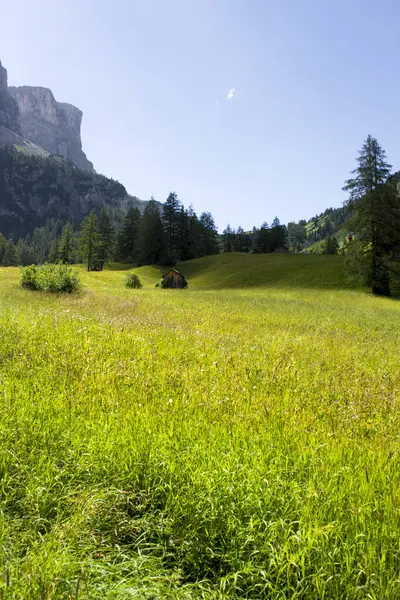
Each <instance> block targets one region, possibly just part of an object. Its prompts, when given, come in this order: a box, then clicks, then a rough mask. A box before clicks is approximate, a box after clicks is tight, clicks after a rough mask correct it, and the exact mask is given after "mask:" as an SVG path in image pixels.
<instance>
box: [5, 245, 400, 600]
mask: <svg viewBox="0 0 400 600" xmlns="http://www.w3.org/2000/svg"><path fill="white" fill-rule="evenodd" d="M342 267H343V259H342V257H340V256H322V255H321V256H303V255H274V254H268V255H261V254H260V255H247V254H235V253H229V254H222V255H219V256H215V257H207V258H201V259H196V260H193V261H190V262H187V263H185V271H184V272H185V275H188V276H190V282H191V289H190V290H188V291H187V293H185V294H172V293H171V294H168V293H167V294H161V293H157V291H156V290H155V289H154V288H153V287H152V286H150V285H145V289H143V291H142V292H141V293H140V294H135V295H132V292H131V291H130V290H125V289H124V288H123V285H122V284H123V281H124V277H125V275H126V272H124V271H111V270H110V271H108V270H107V271H103V272H102V273H100V274H97V273H96V274H93V273H91V272H89V273H85V272H83V270H82V278H83V279H84V281H85V283H86V285H87V286H88V288H89V289H90V290H91V291H92V292H93V293H92V294H82V295H78V296H76V297H70V296H69V295H64V296H55V295H49V294H47V295H42V294H36V295H35V294H31V295H30V298H29V302H27V295H26V292H25V291H24V290H22V289H20V288H19V287H18V286H17V285H16V281H17V277H18V271H17V270H16V269H15V270H14V269H11V270H7V271H6V272H5V271H4V270H3V272H1V271H0V302H1V307H2V310H1V314H0V331H1V345H0V359H1V399H2V404H1V407H2V414H1V419H0V433H1V435H0V456H1V463H0V466H1V489H0V497H1V507H2V520H1V532H2V544H1V546H0V563H1V571H2V573H3V577H2V578H1V580H0V596H3V597H4V598H10V599H23V598H24V599H25V598H26V599H30V598H32V599H39V598H43V599H44V598H49V599H53V598H54V599H58V598H60V599H63V598H78V600H79V599H80V598H81V597H82V598H93V599H95V598H96V599H97V598H104V599H110V600H111V599H117V598H118V600H119V599H121V600H122V599H125V598H126V599H128V598H138V599H145V598H146V599H149V598H162V599H164V598H165V599H166V600H194V599H201V598H202V599H204V600H206V599H207V600H208V599H215V600H217V599H219V600H220V599H222V598H224V599H227V600H228V599H234V598H238V599H239V598H240V599H242V598H243V599H245V598H247V599H251V600H253V599H254V600H256V599H258V598H260V599H265V600H266V599H275V598H276V599H284V598H292V599H296V600H321V598H325V599H329V600H336V599H346V600H360V599H361V598H375V599H378V598H379V599H382V600H383V599H387V600H391V599H396V598H398V596H399V577H398V573H399V537H400V521H399V519H398V514H399V510H400V498H399V489H400V410H399V397H400V389H399V377H398V338H399V335H400V318H399V317H400V305H399V304H398V303H396V302H393V301H391V300H388V299H386V298H379V299H377V298H373V297H371V296H370V295H368V294H366V293H365V291H364V290H362V291H358V290H356V289H353V290H351V291H346V290H341V289H340V287H341V285H342V286H344V285H345V283H346V282H345V281H344V280H343V281H342V282H340V276H343V269H342ZM137 273H138V275H139V276H140V278H141V280H142V281H143V283H145V284H147V283H150V282H153V283H154V282H155V281H156V276H157V277H158V276H159V269H158V268H157V267H154V266H153V267H149V266H147V267H142V268H140V269H138V271H137ZM235 277H236V279H235ZM256 278H257V279H256ZM252 281H253V282H252ZM307 282H311V284H312V289H308V288H307ZM335 282H336V289H335V290H334V291H333V290H332V287H335V285H331V284H332V283H333V284H335ZM250 285H253V287H252V288H250ZM218 286H220V287H224V288H228V287H230V288H231V289H230V291H229V293H226V292H225V291H221V290H220V289H217V288H218ZM323 287H326V288H327V289H322V288H323ZM235 288H240V289H235Z"/></svg>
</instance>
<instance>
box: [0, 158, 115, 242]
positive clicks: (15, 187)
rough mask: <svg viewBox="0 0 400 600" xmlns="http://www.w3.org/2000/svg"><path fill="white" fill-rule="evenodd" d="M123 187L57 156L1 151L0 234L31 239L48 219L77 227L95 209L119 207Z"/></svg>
mask: <svg viewBox="0 0 400 600" xmlns="http://www.w3.org/2000/svg"><path fill="white" fill-rule="evenodd" d="M126 197H127V192H126V189H125V188H124V186H123V185H121V184H120V183H118V182H117V181H114V180H113V179H109V178H108V177H104V176H103V175H99V174H97V173H95V172H94V171H85V170H82V169H79V168H77V167H76V166H75V165H74V164H73V163H72V162H71V161H68V160H66V159H63V158H61V157H56V156H48V157H41V156H34V155H32V154H27V153H25V152H24V151H15V150H10V149H3V150H2V149H0V231H1V233H2V234H3V235H5V236H7V237H13V238H14V239H15V238H18V237H23V236H26V235H27V234H32V232H33V230H34V229H35V227H40V226H43V225H44V224H45V223H46V220H47V219H59V220H61V221H62V222H66V221H67V220H70V221H71V223H72V224H73V225H74V226H76V227H77V226H79V225H80V223H81V222H82V220H83V218H84V217H85V216H86V215H87V214H88V213H89V212H90V211H91V210H93V209H95V210H98V209H100V208H101V207H103V206H111V207H117V206H119V204H120V203H121V202H123V201H124V199H125V198H126Z"/></svg>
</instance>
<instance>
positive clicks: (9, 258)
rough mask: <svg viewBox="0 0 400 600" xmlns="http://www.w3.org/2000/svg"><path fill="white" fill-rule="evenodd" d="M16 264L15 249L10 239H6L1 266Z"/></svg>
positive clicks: (13, 265) (14, 265)
mask: <svg viewBox="0 0 400 600" xmlns="http://www.w3.org/2000/svg"><path fill="white" fill-rule="evenodd" d="M17 265H18V255H17V249H16V247H15V246H14V244H13V243H12V241H11V240H7V241H6V243H5V247H4V256H3V267H16V266H17Z"/></svg>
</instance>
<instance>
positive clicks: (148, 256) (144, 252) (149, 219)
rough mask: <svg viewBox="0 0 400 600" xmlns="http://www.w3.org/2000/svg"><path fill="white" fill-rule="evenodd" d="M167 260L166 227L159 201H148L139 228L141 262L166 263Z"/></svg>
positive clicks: (142, 263)
mask: <svg viewBox="0 0 400 600" xmlns="http://www.w3.org/2000/svg"><path fill="white" fill-rule="evenodd" d="M166 261H167V256H166V247H165V238H164V228H163V224H162V221H161V217H160V211H159V209H158V205H157V202H156V201H155V200H154V198H151V200H150V201H149V202H148V204H147V206H146V208H145V211H144V214H143V217H142V220H141V222H140V229H139V263H140V264H141V265H154V264H165V263H166Z"/></svg>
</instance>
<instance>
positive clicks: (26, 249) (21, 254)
mask: <svg viewBox="0 0 400 600" xmlns="http://www.w3.org/2000/svg"><path fill="white" fill-rule="evenodd" d="M16 250H17V258H18V264H19V265H22V266H23V267H26V266H27V265H32V264H34V262H35V256H34V253H33V250H32V248H31V246H29V245H28V244H27V243H26V242H24V240H22V239H19V240H18V242H17V245H16Z"/></svg>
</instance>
